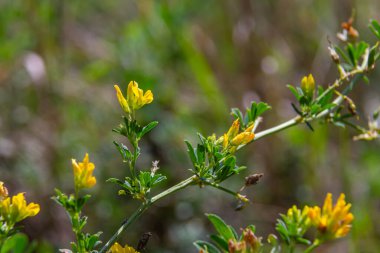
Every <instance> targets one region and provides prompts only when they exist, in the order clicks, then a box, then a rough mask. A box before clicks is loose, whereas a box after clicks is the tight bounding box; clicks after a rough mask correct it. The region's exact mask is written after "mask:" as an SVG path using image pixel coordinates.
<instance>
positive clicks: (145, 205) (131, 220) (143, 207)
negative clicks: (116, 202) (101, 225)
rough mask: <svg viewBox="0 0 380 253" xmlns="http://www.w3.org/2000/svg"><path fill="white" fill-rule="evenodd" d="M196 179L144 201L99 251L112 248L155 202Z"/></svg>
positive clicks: (193, 177) (188, 180) (194, 177)
mask: <svg viewBox="0 0 380 253" xmlns="http://www.w3.org/2000/svg"><path fill="white" fill-rule="evenodd" d="M195 180H196V176H191V177H189V178H188V179H185V180H183V181H182V182H180V183H178V184H176V185H174V186H172V187H170V188H169V189H167V190H165V191H163V192H161V193H159V194H157V195H156V196H154V197H152V198H151V199H150V200H148V201H146V202H144V203H143V204H141V205H140V207H139V208H138V209H137V210H136V211H135V212H134V213H133V214H132V215H131V216H130V217H129V218H128V219H126V220H125V221H124V222H123V224H122V225H121V226H120V227H119V229H118V230H117V231H116V233H115V234H114V235H113V236H112V237H111V238H110V239H109V240H108V242H107V243H106V244H104V246H103V248H102V249H101V250H100V251H99V253H105V252H107V250H109V249H110V248H111V246H112V245H113V244H114V243H115V242H116V241H117V240H118V239H119V237H120V235H121V234H122V233H123V232H124V231H125V230H126V229H127V228H128V227H129V226H130V225H131V224H133V223H134V222H135V221H136V220H137V219H138V218H139V217H140V216H141V215H142V214H143V213H144V212H145V211H146V210H147V209H148V208H149V207H150V206H151V205H152V204H153V203H155V202H156V201H158V200H160V199H161V198H163V197H165V196H167V195H169V194H171V193H173V192H176V191H178V190H181V189H183V188H186V187H187V186H189V185H191V184H193V183H194V182H195Z"/></svg>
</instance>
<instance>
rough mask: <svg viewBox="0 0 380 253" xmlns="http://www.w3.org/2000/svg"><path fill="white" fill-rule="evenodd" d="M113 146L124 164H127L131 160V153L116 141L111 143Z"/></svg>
mask: <svg viewBox="0 0 380 253" xmlns="http://www.w3.org/2000/svg"><path fill="white" fill-rule="evenodd" d="M113 144H114V145H115V146H116V149H117V150H118V151H119V153H120V155H121V157H122V158H123V161H124V162H127V161H129V160H131V159H132V153H131V151H129V149H128V147H127V146H125V145H124V144H123V143H118V142H116V141H113Z"/></svg>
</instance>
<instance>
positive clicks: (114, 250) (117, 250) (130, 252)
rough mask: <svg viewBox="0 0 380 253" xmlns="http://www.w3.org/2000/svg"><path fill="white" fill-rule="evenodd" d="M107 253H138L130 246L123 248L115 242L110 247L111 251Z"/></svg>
mask: <svg viewBox="0 0 380 253" xmlns="http://www.w3.org/2000/svg"><path fill="white" fill-rule="evenodd" d="M107 253H139V252H138V251H136V250H135V249H134V248H132V247H131V246H128V245H127V244H126V245H125V247H124V248H123V247H122V246H121V245H120V244H118V243H117V242H115V244H114V245H112V247H111V249H110V250H109V251H108V252H107Z"/></svg>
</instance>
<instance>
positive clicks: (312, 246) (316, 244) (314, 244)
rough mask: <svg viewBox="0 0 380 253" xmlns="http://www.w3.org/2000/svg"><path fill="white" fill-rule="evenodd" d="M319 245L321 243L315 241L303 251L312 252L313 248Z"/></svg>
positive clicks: (305, 252)
mask: <svg viewBox="0 0 380 253" xmlns="http://www.w3.org/2000/svg"><path fill="white" fill-rule="evenodd" d="M319 245H321V242H320V241H319V240H318V239H316V240H315V241H314V242H313V244H312V245H310V246H309V247H308V248H307V249H306V250H305V251H304V253H310V252H312V251H313V250H314V249H315V248H317V247H318V246H319Z"/></svg>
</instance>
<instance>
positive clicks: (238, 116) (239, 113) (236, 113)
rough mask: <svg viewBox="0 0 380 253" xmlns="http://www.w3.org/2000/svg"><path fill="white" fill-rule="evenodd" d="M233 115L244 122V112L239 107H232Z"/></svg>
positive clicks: (241, 122)
mask: <svg viewBox="0 0 380 253" xmlns="http://www.w3.org/2000/svg"><path fill="white" fill-rule="evenodd" d="M231 115H232V116H233V117H234V118H235V119H238V120H239V122H240V124H243V113H242V112H241V111H240V110H239V109H238V108H232V109H231Z"/></svg>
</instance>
